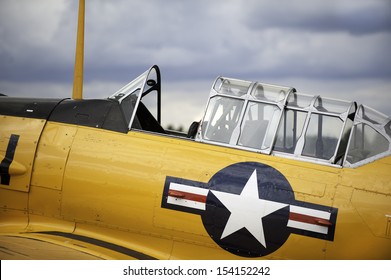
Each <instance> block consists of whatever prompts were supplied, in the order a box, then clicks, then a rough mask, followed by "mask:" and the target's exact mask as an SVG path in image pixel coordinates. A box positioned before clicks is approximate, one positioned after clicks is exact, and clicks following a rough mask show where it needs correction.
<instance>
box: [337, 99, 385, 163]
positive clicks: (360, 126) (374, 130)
mask: <svg viewBox="0 0 391 280" xmlns="http://www.w3.org/2000/svg"><path fill="white" fill-rule="evenodd" d="M390 123H391V121H390V118H389V117H387V116H386V115H383V114H382V113H380V112H377V111H375V110H373V109H371V108H369V107H367V106H364V105H361V106H360V108H359V110H358V112H357V115H356V118H355V121H354V127H353V131H352V134H351V139H350V141H349V147H348V153H347V155H346V158H345V163H344V165H346V166H353V167H354V166H359V165H362V164H365V163H368V162H370V161H372V160H375V159H377V158H378V157H381V156H382V155H387V154H390V153H391V135H390V131H389V126H390Z"/></svg>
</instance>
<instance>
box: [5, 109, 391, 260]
mask: <svg viewBox="0 0 391 280" xmlns="http://www.w3.org/2000/svg"><path fill="white" fill-rule="evenodd" d="M0 132H1V137H0V151H1V154H5V152H6V150H7V145H8V142H9V139H10V136H11V134H18V135H19V141H18V145H17V147H16V150H15V154H14V157H13V161H12V163H11V166H10V167H9V174H10V183H9V185H1V188H0V201H1V204H0V205H1V212H0V233H1V235H2V236H1V237H0V240H3V241H5V242H10V241H9V240H7V238H11V237H15V236H18V237H26V238H29V239H30V240H41V241H42V240H43V241H46V242H48V243H51V244H57V245H61V246H69V247H72V248H73V247H75V246H76V245H77V244H79V245H80V244H82V245H83V247H81V245H80V246H79V247H78V248H77V250H79V251H83V252H88V253H89V254H91V255H95V256H100V257H102V258H150V257H151V258H158V259H229V258H243V257H241V256H236V255H234V254H232V253H230V252H228V251H226V250H223V249H222V248H220V247H219V246H218V245H217V244H216V243H215V242H214V241H213V240H212V238H211V236H210V234H208V232H207V231H206V230H205V227H204V226H203V223H202V221H201V217H200V215H197V214H193V213H188V212H183V211H182V212H181V211H175V210H172V209H167V208H163V207H162V200H163V199H164V197H163V189H164V185H165V180H166V177H167V176H170V177H177V178H184V179H185V180H191V181H197V182H203V183H206V182H208V181H209V180H210V179H211V177H212V176H213V175H214V174H216V173H217V172H219V170H222V169H223V168H225V167H227V166H229V165H232V164H235V163H239V162H259V163H262V164H265V165H268V166H270V167H272V168H274V169H276V170H278V171H279V172H280V173H281V174H283V175H284V176H285V178H286V179H287V180H288V182H289V183H290V185H291V186H292V189H293V191H294V196H295V199H296V200H299V201H302V202H305V203H313V204H317V205H318V204H319V205H324V206H330V207H333V208H336V209H338V215H337V219H336V225H335V235H334V238H333V240H322V239H319V238H313V237H310V236H305V235H300V234H294V233H292V234H290V235H289V237H288V239H287V240H286V242H285V243H284V244H283V245H282V246H281V247H280V248H279V249H277V250H276V251H275V252H273V253H271V254H268V255H266V256H265V257H266V258H268V259H391V217H390V216H388V215H389V214H391V173H390V170H391V169H390V167H391V158H390V157H386V158H383V159H380V160H377V161H375V162H372V163H369V164H367V165H364V166H362V167H358V168H355V169H349V168H336V167H330V166H323V165H318V164H315V163H307V162H302V161H296V160H293V159H285V158H281V157H277V156H268V155H262V154H258V153H253V152H248V151H243V150H239V149H232V148H225V147H220V146H215V145H209V144H204V143H199V142H195V141H193V140H190V139H186V138H179V137H173V136H166V135H159V134H154V133H148V132H143V131H129V132H128V133H127V134H126V133H119V132H113V131H108V130H103V129H99V128H91V127H84V126H76V125H70V124H65V123H57V122H50V121H48V122H46V121H45V120H41V119H30V118H21V117H11V116H1V130H0ZM69 240H72V242H73V243H72V242H69ZM77 242H78V243H77ZM121 248H122V249H121ZM126 248H128V249H129V248H130V249H131V251H126ZM131 252H135V253H134V254H135V255H132V253H131ZM136 253H137V254H136ZM31 254H32V255H31V257H32V258H34V255H33V253H31ZM36 257H37V258H39V255H36Z"/></svg>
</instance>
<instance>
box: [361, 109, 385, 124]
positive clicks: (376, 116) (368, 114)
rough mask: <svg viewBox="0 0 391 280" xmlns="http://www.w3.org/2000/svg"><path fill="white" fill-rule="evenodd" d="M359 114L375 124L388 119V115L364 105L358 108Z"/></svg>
mask: <svg viewBox="0 0 391 280" xmlns="http://www.w3.org/2000/svg"><path fill="white" fill-rule="evenodd" d="M358 115H359V116H360V117H361V118H362V119H364V120H367V121H370V122H371V123H373V124H383V123H385V122H386V121H387V120H388V116H386V115H384V114H382V113H380V112H378V111H376V110H374V109H372V108H370V107H367V106H364V105H361V106H360V108H359V109H358Z"/></svg>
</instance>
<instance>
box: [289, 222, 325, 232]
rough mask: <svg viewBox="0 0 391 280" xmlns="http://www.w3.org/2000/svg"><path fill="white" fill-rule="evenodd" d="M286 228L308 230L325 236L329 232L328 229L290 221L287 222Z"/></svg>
mask: <svg viewBox="0 0 391 280" xmlns="http://www.w3.org/2000/svg"><path fill="white" fill-rule="evenodd" d="M288 227H291V228H297V229H303V230H308V231H312V232H318V233H322V234H327V233H328V231H329V229H328V227H324V226H318V225H314V224H307V223H303V222H298V221H292V220H289V221H288Z"/></svg>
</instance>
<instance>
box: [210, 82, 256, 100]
mask: <svg viewBox="0 0 391 280" xmlns="http://www.w3.org/2000/svg"><path fill="white" fill-rule="evenodd" d="M250 85H251V82H248V81H241V80H234V79H223V78H221V79H219V80H218V81H217V82H216V83H215V85H214V90H215V91H217V92H218V93H221V94H227V95H232V96H238V97H239V96H243V95H245V94H246V93H247V91H248V88H249V87H250Z"/></svg>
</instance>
